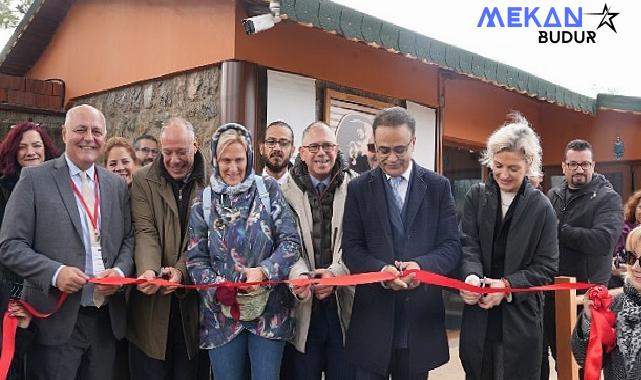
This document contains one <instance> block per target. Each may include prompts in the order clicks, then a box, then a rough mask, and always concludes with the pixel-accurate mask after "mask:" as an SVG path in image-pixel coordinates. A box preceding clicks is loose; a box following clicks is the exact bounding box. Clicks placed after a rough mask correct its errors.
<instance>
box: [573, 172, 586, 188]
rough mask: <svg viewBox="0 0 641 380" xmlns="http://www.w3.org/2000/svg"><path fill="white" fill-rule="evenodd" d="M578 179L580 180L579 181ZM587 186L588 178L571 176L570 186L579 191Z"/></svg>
mask: <svg viewBox="0 0 641 380" xmlns="http://www.w3.org/2000/svg"><path fill="white" fill-rule="evenodd" d="M579 178H580V179H579ZM587 184H588V176H587V175H585V174H583V175H573V176H572V186H573V187H574V188H575V189H580V188H582V187H583V186H585V185H587Z"/></svg>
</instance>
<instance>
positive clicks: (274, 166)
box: [263, 154, 289, 173]
mask: <svg viewBox="0 0 641 380" xmlns="http://www.w3.org/2000/svg"><path fill="white" fill-rule="evenodd" d="M274 158H280V163H278V162H275V160H274ZM263 160H265V166H267V168H268V169H269V170H270V171H271V172H273V173H280V172H281V171H282V170H283V169H285V168H287V166H288V165H289V159H287V160H286V159H285V157H283V155H281V154H272V155H271V157H265V156H263Z"/></svg>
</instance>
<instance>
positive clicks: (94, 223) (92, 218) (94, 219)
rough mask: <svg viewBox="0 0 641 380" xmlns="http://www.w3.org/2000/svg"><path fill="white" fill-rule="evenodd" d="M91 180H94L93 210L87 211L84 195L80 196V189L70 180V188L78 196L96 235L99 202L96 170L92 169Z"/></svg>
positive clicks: (98, 182)
mask: <svg viewBox="0 0 641 380" xmlns="http://www.w3.org/2000/svg"><path fill="white" fill-rule="evenodd" d="M93 181H94V187H93V190H94V197H93V212H91V211H89V206H87V202H86V201H85V197H83V196H82V193H81V192H80V190H78V186H76V184H75V183H74V182H73V180H72V181H71V188H72V189H73V192H74V193H76V195H77V196H78V199H80V204H82V208H84V209H85V213H86V214H87V216H88V217H89V221H90V222H91V226H92V227H93V232H94V235H95V236H96V237H98V236H99V232H98V205H99V204H100V181H98V173H97V171H94V173H93Z"/></svg>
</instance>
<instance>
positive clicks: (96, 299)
mask: <svg viewBox="0 0 641 380" xmlns="http://www.w3.org/2000/svg"><path fill="white" fill-rule="evenodd" d="M94 186H95V184H94ZM80 193H81V194H82V197H83V198H84V199H85V204H86V205H87V207H88V208H89V210H91V212H95V211H97V210H94V209H93V205H94V197H93V193H92V192H91V191H90V190H89V181H88V177H87V172H85V171H81V172H80ZM94 217H95V218H97V216H94ZM89 219H90V218H89V216H88V215H86V220H87V227H89V239H90V240H91V245H92V246H100V242H99V241H98V237H97V235H96V233H95V231H94V226H93V224H92V223H91V221H90V220H89ZM97 254H98V252H96V251H94V250H93V249H92V250H91V255H92V258H91V263H92V265H91V266H92V268H91V271H92V273H93V275H96V274H98V273H100V272H102V271H103V270H104V269H105V267H104V265H100V264H102V255H101V257H93V255H97ZM96 263H98V265H96ZM92 300H93V304H94V305H95V306H97V307H100V306H102V305H103V304H104V303H105V296H103V295H102V294H99V293H97V292H96V289H95V288H94V289H93V291H92Z"/></svg>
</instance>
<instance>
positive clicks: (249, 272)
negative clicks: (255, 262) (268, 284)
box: [240, 267, 267, 293]
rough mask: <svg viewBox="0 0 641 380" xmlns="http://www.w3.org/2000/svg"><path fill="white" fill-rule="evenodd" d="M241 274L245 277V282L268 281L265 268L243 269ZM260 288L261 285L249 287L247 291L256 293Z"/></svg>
mask: <svg viewBox="0 0 641 380" xmlns="http://www.w3.org/2000/svg"><path fill="white" fill-rule="evenodd" d="M240 272H241V273H242V274H244V275H245V282H263V281H265V280H266V279H267V276H265V272H264V271H263V268H261V267H257V268H241V269H240ZM258 288H259V285H252V286H248V287H246V288H245V289H246V290H247V292H248V293H251V292H253V291H256V290H257V289H258Z"/></svg>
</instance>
